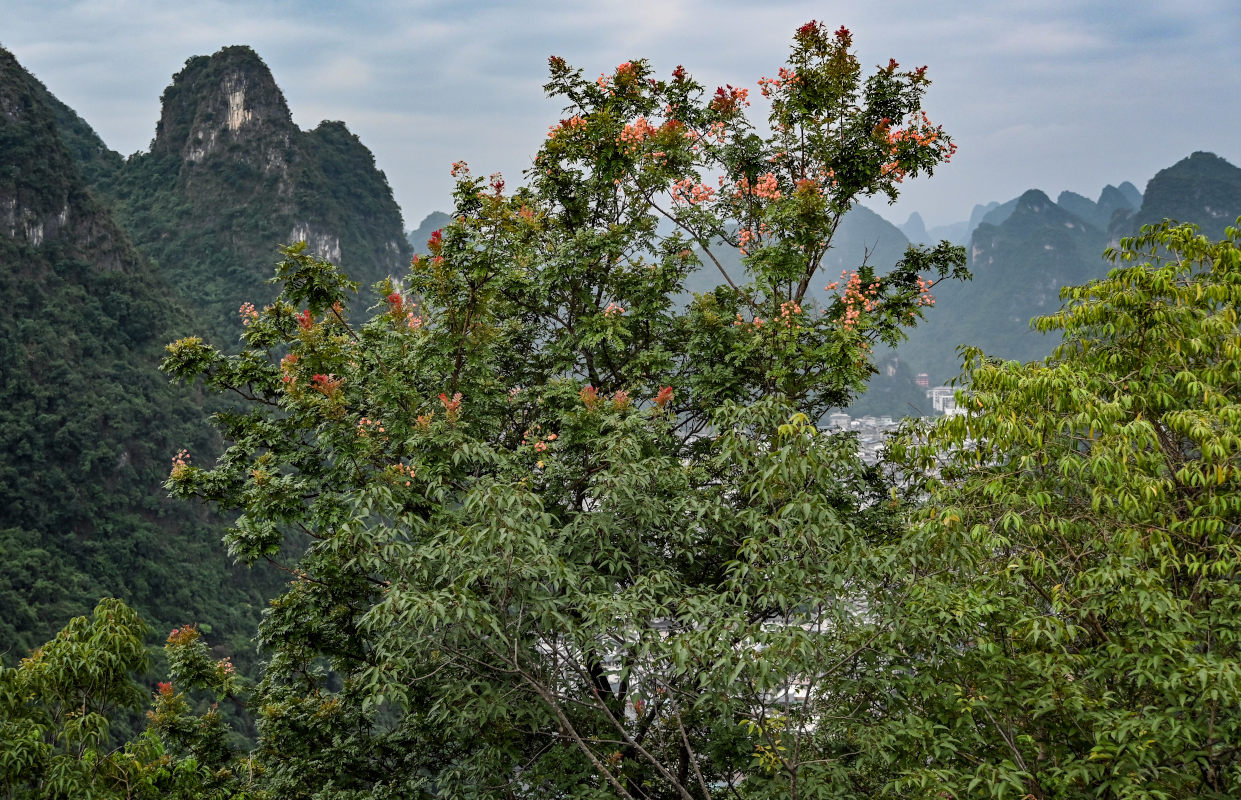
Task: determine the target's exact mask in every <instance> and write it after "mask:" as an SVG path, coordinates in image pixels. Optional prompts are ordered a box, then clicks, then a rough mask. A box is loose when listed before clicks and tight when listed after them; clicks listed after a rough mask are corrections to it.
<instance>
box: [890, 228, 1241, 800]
mask: <svg viewBox="0 0 1241 800" xmlns="http://www.w3.org/2000/svg"><path fill="white" fill-rule="evenodd" d="M1107 255H1108V258H1109V259H1110V260H1111V261H1112V262H1113V264H1114V265H1115V266H1114V269H1113V270H1112V271H1111V272H1110V273H1109V275H1108V277H1107V278H1106V279H1104V280H1100V281H1096V282H1093V283H1090V284H1087V285H1085V286H1079V287H1069V288H1066V289H1065V290H1064V292H1063V293H1062V297H1063V299H1064V307H1063V308H1062V309H1061V310H1060V312H1059V313H1057V314H1054V315H1051V316H1048V317H1043V318H1041V319H1039V320H1037V321H1036V322H1037V326H1038V327H1039V328H1040V329H1042V330H1048V331H1053V330H1059V331H1062V332H1063V335H1064V341H1063V343H1062V344H1061V345H1060V347H1059V348H1058V349H1057V350H1056V352H1055V354H1054V355H1053V356H1052V357H1051V358H1049V359H1047V360H1046V361H1043V362H1035V363H1030V364H1018V363H1015V362H1009V363H998V362H993V361H989V360H987V359H986V358H985V357H984V356H983V355H982V354H981V353H980V352H978V351H972V352H971V353H970V354H969V361H968V365H967V366H968V368H967V371H966V376H967V380H966V383H965V385H966V387H967V390H966V391H965V392H964V393H962V395H961V400H962V402H963V405H964V406H965V407H966V408H967V409H968V413H967V414H965V415H963V416H959V417H956V418H954V419H951V420H946V421H944V422H942V423H940V424H939V425H937V426H936V427H935V428H933V429H932V430H931V431H930V433H929V435H928V437H927V438H926V439H925V440H924V441H923V442H922V443H921V445H919V446H916V447H914V446H912V445H911V449H910V450H909V451H908V454H910V455H913V454H915V453H916V454H918V455H920V456H921V459H913V461H912V462H911V463H914V464H916V465H917V467H918V468H919V469H920V470H922V471H924V472H926V473H929V474H935V475H938V476H939V477H938V478H937V479H935V480H933V481H931V483H930V485H929V486H921V485H920V489H921V490H923V491H929V494H930V496H929V498H928V499H927V500H926V502H925V503H923V504H922V506H921V509H920V510H919V512H918V514H917V515H916V517H915V525H914V527H913V528H912V531H911V534H910V536H911V540H910V545H911V546H910V548H909V558H910V559H911V560H913V561H914V562H915V563H919V564H921V566H922V569H924V570H933V571H935V572H936V573H937V575H938V578H936V579H933V580H927V581H922V582H920V583H919V584H918V585H917V586H916V587H914V588H913V590H912V592H911V594H910V599H909V601H908V603H907V605H906V607H905V614H906V615H905V618H906V619H909V620H913V621H915V622H914V624H911V625H909V626H906V627H904V628H903V629H902V630H901V637H902V652H903V653H904V654H905V655H906V657H907V658H908V659H909V661H910V663H911V670H912V673H911V678H910V684H911V688H910V689H909V690H907V691H908V696H909V697H911V699H913V702H912V703H911V707H910V712H911V716H910V719H909V720H905V721H903V722H902V723H901V724H900V725H898V726H897V727H900V728H901V729H902V735H907V736H909V737H910V740H909V741H907V742H906V743H905V746H907V747H909V748H910V749H911V751H912V752H917V753H926V754H929V757H928V758H926V760H925V761H924V762H923V763H921V764H917V765H912V766H911V769H910V773H909V781H910V784H911V786H917V787H921V788H922V789H924V790H925V791H926V792H927V793H928V794H933V793H934V792H935V791H946V792H948V793H950V794H952V795H955V796H965V795H967V794H968V795H970V796H978V795H981V794H984V793H990V794H992V795H995V796H1000V795H1002V794H1003V793H1004V792H1005V791H1008V792H1009V796H1027V797H1036V798H1045V797H1047V798H1049V797H1057V798H1070V797H1109V798H1121V797H1123V798H1156V797H1158V798H1169V797H1218V798H1224V797H1235V796H1237V794H1238V793H1239V792H1241V749H1239V748H1241V712H1239V710H1241V582H1239V581H1238V578H1239V576H1241V537H1239V535H1238V533H1239V529H1238V524H1239V523H1241V491H1239V489H1241V482H1239V478H1241V405H1239V400H1241V393H1239V391H1238V389H1239V387H1241V333H1239V331H1238V325H1237V308H1238V307H1239V306H1241V250H1238V233H1237V229H1236V228H1229V229H1228V231H1227V235H1226V238H1225V239H1224V240H1222V241H1218V242H1214V241H1209V240H1208V239H1206V238H1205V237H1203V236H1200V235H1198V233H1197V230H1196V228H1194V227H1193V226H1183V227H1172V226H1171V225H1169V224H1168V223H1166V222H1165V223H1164V224H1163V225H1160V226H1154V227H1151V228H1146V229H1143V232H1142V234H1141V235H1140V236H1138V237H1136V238H1134V239H1132V240H1124V241H1122V243H1121V247H1120V248H1119V249H1117V250H1111V251H1109V252H1108V254H1107Z"/></svg>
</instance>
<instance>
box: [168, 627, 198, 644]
mask: <svg viewBox="0 0 1241 800" xmlns="http://www.w3.org/2000/svg"><path fill="white" fill-rule="evenodd" d="M197 639H198V628H196V627H195V626H193V625H182V626H181V627H180V628H173V629H172V632H171V633H169V634H168V638H167V639H166V640H165V643H166V644H170V645H178V646H183V645H187V644H191V643H193V642H195V641H197Z"/></svg>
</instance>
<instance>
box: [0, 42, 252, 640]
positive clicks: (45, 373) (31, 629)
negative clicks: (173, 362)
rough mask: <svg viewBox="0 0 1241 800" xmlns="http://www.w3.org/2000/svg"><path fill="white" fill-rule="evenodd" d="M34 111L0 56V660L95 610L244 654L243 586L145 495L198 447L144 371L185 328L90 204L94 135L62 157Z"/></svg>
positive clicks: (173, 508) (36, 98) (197, 437)
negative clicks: (183, 626) (102, 607)
mask: <svg viewBox="0 0 1241 800" xmlns="http://www.w3.org/2000/svg"><path fill="white" fill-rule="evenodd" d="M49 97H50V95H49V94H48V93H47V91H46V89H45V88H44V87H43V86H42V85H41V84H39V83H38V81H36V80H35V79H34V78H33V77H32V76H31V75H30V74H29V73H27V72H26V71H25V70H23V69H22V68H21V66H20V65H19V64H18V63H17V61H16V60H15V59H14V58H13V56H12V55H11V54H10V53H8V52H7V51H4V50H2V49H0V297H3V298H4V303H3V304H0V659H3V660H5V661H9V660H13V659H16V658H18V657H20V656H21V655H22V654H24V653H25V652H26V651H27V650H28V649H29V648H31V647H33V646H35V645H37V644H39V643H40V642H43V641H45V640H46V639H48V638H49V637H50V636H52V635H53V634H54V633H55V632H56V631H57V630H58V629H59V628H60V627H62V626H63V625H64V623H65V621H66V620H68V619H69V618H70V617H72V616H76V615H79V614H82V613H85V612H87V611H89V610H90V609H91V608H92V607H93V606H94V604H95V602H96V601H97V600H98V598H100V597H103V596H109V595H110V596H116V597H120V598H123V599H124V600H125V601H126V602H128V603H131V604H132V605H134V606H136V607H137V608H138V609H139V610H140V611H141V613H142V614H143V615H144V617H146V619H148V620H149V621H151V622H152V623H153V624H154V625H157V626H160V627H163V626H164V625H169V626H171V625H174V624H177V623H179V622H183V621H186V620H201V621H204V622H206V623H207V624H209V625H212V626H214V627H215V628H216V629H217V631H218V633H219V634H220V635H221V638H223V639H225V640H226V641H227V640H231V641H228V644H231V645H233V646H236V647H242V646H246V645H247V643H248V641H249V635H250V632H251V631H252V630H253V628H254V625H255V624H256V621H257V618H258V614H259V610H260V608H261V606H262V604H263V598H262V592H261V591H260V588H259V587H258V585H257V583H256V580H257V578H258V576H257V575H256V574H255V573H252V572H247V571H243V570H237V569H235V568H233V567H231V566H230V564H229V559H228V558H227V556H226V555H225V554H224V553H223V551H222V547H221V546H220V544H219V540H220V527H221V525H220V522H219V520H218V519H215V518H212V517H209V516H206V515H205V514H199V513H196V511H195V510H194V509H191V508H187V507H186V506H185V505H184V504H182V503H175V504H174V503H173V502H171V501H169V500H167V499H165V491H164V489H163V487H162V485H161V484H162V482H163V480H164V478H165V477H166V476H167V474H168V469H169V466H170V463H169V462H170V457H171V456H172V454H173V453H175V452H176V451H177V450H178V449H179V448H180V447H183V446H184V447H187V448H188V449H189V450H190V451H192V452H198V453H201V454H202V455H206V454H207V453H206V451H207V450H209V449H210V443H209V441H208V438H207V434H206V433H205V431H206V425H205V424H204V419H203V417H204V416H205V414H204V413H203V411H202V410H201V408H200V404H199V402H198V401H197V400H196V399H195V398H193V397H192V396H191V394H190V392H189V391H188V390H186V389H185V388H184V387H173V386H171V385H169V383H168V381H167V379H166V378H165V377H164V376H163V375H162V374H160V372H159V371H158V363H159V360H160V357H161V354H162V348H163V345H164V344H165V343H166V342H168V341H169V340H171V339H173V338H175V337H177V336H181V335H185V334H187V333H189V332H190V331H192V330H194V329H195V328H196V327H198V323H196V321H195V320H194V319H192V318H191V317H190V316H189V315H188V314H187V312H186V311H185V310H184V307H183V306H182V305H180V304H179V302H178V301H177V300H176V298H175V294H174V293H173V292H172V290H171V289H170V288H169V287H168V286H167V285H166V284H165V282H164V281H163V280H162V279H161V278H160V277H159V276H158V275H157V274H156V273H155V272H154V270H153V269H152V268H151V266H150V265H149V264H148V263H147V262H146V261H145V260H144V259H143V258H142V257H141V256H140V255H139V254H138V253H137V252H136V251H135V250H134V249H133V247H132V246H131V244H130V243H129V241H128V239H127V237H126V236H125V234H124V233H123V232H122V231H121V230H120V228H118V226H117V225H116V224H115V223H114V221H113V220H112V218H111V217H110V216H109V214H108V212H107V211H106V209H105V208H104V207H103V206H102V205H101V204H100V203H98V202H97V201H96V200H95V198H94V197H93V196H92V194H91V192H90V191H89V189H88V188H87V186H86V181H85V178H84V175H83V169H82V168H81V167H80V166H79V164H78V163H77V162H76V161H75V158H74V154H75V153H77V152H80V149H81V147H82V145H83V144H85V145H87V147H86V149H87V150H88V151H89V150H90V149H91V148H90V146H89V141H90V136H93V132H92V133H90V136H87V135H86V132H88V131H89V127H87V126H85V123H81V125H82V129H83V130H82V131H81V132H82V135H81V136H79V137H78V138H76V139H70V140H69V141H68V142H66V141H65V139H64V138H63V137H62V136H61V135H60V134H59V133H58V123H60V124H63V122H64V119H65V115H64V114H63V109H58V108H56V107H54V106H53V105H51V104H49V102H48V98H49ZM74 119H76V115H75V116H74ZM78 122H80V120H78ZM95 138H96V139H97V137H95Z"/></svg>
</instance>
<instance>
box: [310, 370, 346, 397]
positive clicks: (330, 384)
mask: <svg viewBox="0 0 1241 800" xmlns="http://www.w3.org/2000/svg"><path fill="white" fill-rule="evenodd" d="M344 382H345V379H344V378H338V377H336V376H335V375H323V374H318V375H314V376H312V377H311V379H310V384H311V388H312V389H314V390H315V391H316V392H319V393H320V394H322V395H323V396H324V397H326V398H328V399H329V400H330V399H332V398H334V397H336V395H338V394H340V385H341V384H342V383H344Z"/></svg>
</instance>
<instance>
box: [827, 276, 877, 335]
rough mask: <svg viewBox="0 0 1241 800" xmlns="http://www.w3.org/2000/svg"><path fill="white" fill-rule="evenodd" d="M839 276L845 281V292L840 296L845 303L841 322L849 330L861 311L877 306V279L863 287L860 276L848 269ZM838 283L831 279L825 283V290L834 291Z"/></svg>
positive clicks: (854, 324) (855, 322)
mask: <svg viewBox="0 0 1241 800" xmlns="http://www.w3.org/2000/svg"><path fill="white" fill-rule="evenodd" d="M840 278H841V280H844V281H845V294H844V297H842V298H841V301H842V302H843V303H844V304H845V316H844V319H843V320H842V321H841V324H842V325H844V327H845V330H849V329H852V328H854V327H856V326H857V323H858V319H859V318H860V317H861V316H862V312H863V311H874V310H875V309H876V308H877V307H878V305H879V304H878V300H877V299H876V298H877V297H878V295H879V281H878V280H875V281H873V282H872V283H871V284H870V285H869V286H867V287H865V288H863V287H862V279H861V277H860V276H859V275H858V274H857V273H856V272H850V271H848V270H846V271H843V272H841V273H840ZM839 285H840V282H839V281H832V282H831V283H829V284H828V285H827V290H828V291H829V292H830V291H834V290H835V289H836V287H838V286H839Z"/></svg>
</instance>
